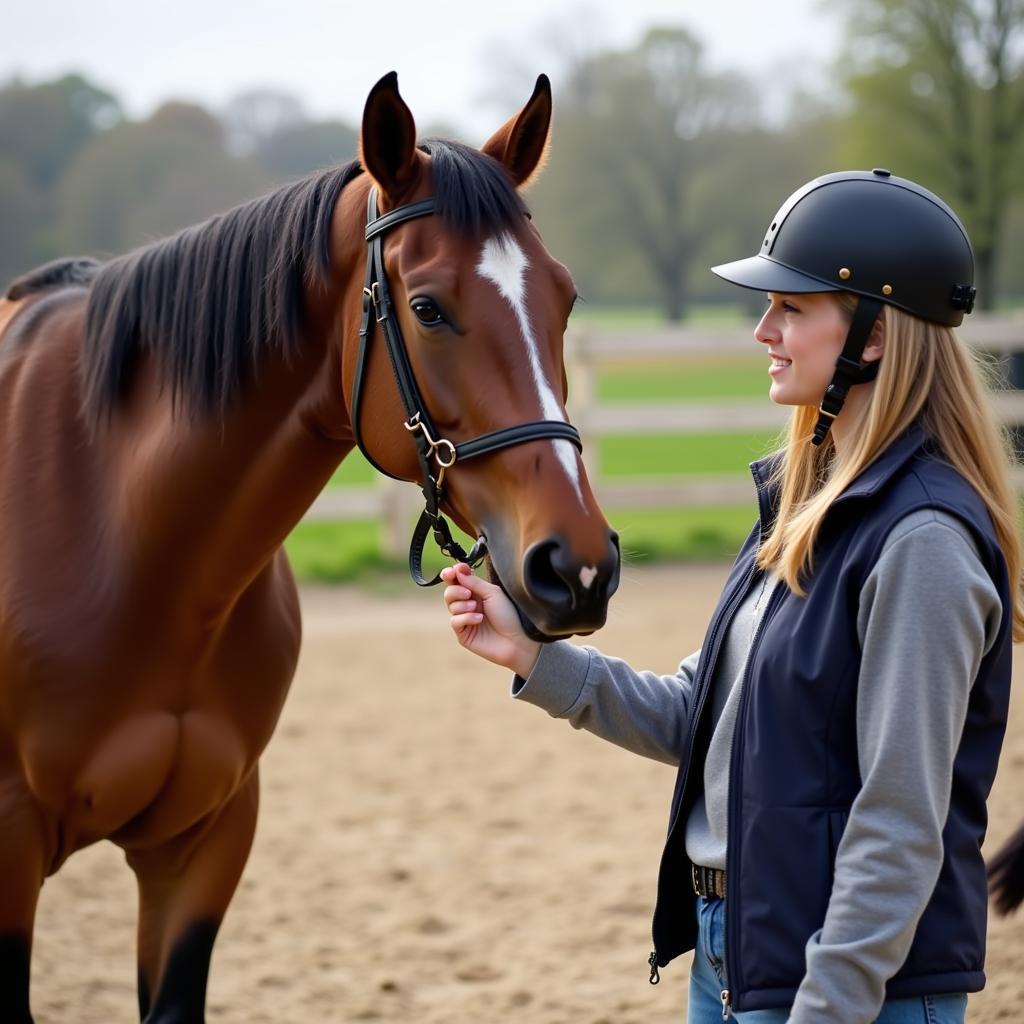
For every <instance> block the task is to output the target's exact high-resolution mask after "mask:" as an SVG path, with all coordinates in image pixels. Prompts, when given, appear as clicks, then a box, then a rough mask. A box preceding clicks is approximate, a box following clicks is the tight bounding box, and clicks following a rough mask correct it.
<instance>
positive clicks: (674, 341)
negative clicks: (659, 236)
mask: <svg viewBox="0 0 1024 1024" xmlns="http://www.w3.org/2000/svg"><path fill="white" fill-rule="evenodd" d="M961 334H962V336H963V338H964V339H965V340H966V341H967V342H968V343H969V344H971V345H973V346H974V347H976V348H979V349H983V350H985V351H988V352H992V353H996V354H999V355H1009V354H1013V355H1014V357H1015V358H1019V356H1017V354H1018V353H1021V352H1024V316H1013V317H1007V316H998V317H997V316H972V317H970V318H969V320H968V321H966V322H965V325H964V327H963V328H962V330H961ZM753 344H754V343H753V342H752V340H751V336H750V330H749V329H748V328H694V327H678V328H663V329H658V330H653V331H651V330H643V331H637V332H634V333H629V332H627V331H623V330H611V329H597V328H584V329H577V330H574V331H571V332H570V333H569V334H568V335H567V336H566V349H565V350H566V363H567V366H568V372H569V378H570V380H571V382H572V388H571V401H570V415H571V417H572V420H573V422H574V423H575V424H576V426H577V427H578V428H579V431H580V433H581V435H582V436H583V442H584V453H585V461H586V463H587V472H588V474H589V475H590V479H591V483H592V485H593V487H594V490H595V493H596V494H597V497H598V500H599V501H600V502H601V503H602V504H604V505H606V506H608V507H616V506H618V507H632V508H644V507H648V508H650V507H659V506H661V507H665V506H671V505H689V506H708V505H730V504H744V503H748V502H751V501H752V491H751V484H750V478H749V477H748V476H746V475H745V474H744V475H738V474H737V475H733V474H721V475H706V476H690V475H688V476H685V477H680V476H676V477H668V476H666V477H660V476H659V477H630V478H628V479H621V478H619V479H614V480H609V479H605V478H603V477H602V474H601V470H600V465H599V460H598V454H597V453H598V452H599V450H600V446H599V444H598V443H597V442H598V441H599V439H600V438H601V437H604V436H607V435H609V434H619V435H623V434H624V435H630V434H634V435H636V434H646V435H650V434H659V433H662V434H683V435H700V434H709V433H716V434H723V433H730V432H740V431H749V430H766V431H772V430H779V429H781V428H782V427H783V426H784V424H785V422H786V420H787V417H788V410H786V409H785V408H782V407H780V406H776V405H772V403H771V402H769V401H766V400H764V399H759V400H755V401H732V400H729V401H721V402H699V403H698V402H686V403H675V404H670V403H663V402H658V403H654V402H644V403H642V404H637V403H620V402H616V403H607V404H605V403H602V402H600V400H599V398H598V377H599V374H600V373H601V371H602V369H604V368H606V367H609V366H619V367H621V366H623V365H629V366H630V367H633V366H636V367H640V368H643V367H644V365H645V364H646V365H647V366H650V365H652V364H657V365H659V366H661V365H668V364H672V363H676V364H678V365H680V366H685V365H686V363H687V362H688V361H692V360H693V359H694V358H701V357H705V358H706V357H708V356H712V355H713V356H723V355H724V356H730V357H733V356H742V355H749V354H750V353H751V346H752V345H753ZM992 397H993V402H994V404H995V408H996V411H997V414H998V415H999V417H1000V418H1001V419H1002V421H1003V422H1004V423H1006V424H1014V425H1016V424H1024V391H1002V392H997V393H996V394H994V395H993V396H992ZM1018 487H1020V489H1021V490H1024V472H1022V471H1018ZM418 505H419V491H418V489H417V488H415V487H412V486H409V485H408V484H403V483H398V482H396V481H394V480H390V479H387V478H384V477H380V478H378V480H377V481H376V482H375V483H373V484H372V485H370V486H366V487H344V488H335V489H332V490H328V491H325V492H324V493H322V494H321V495H320V496H319V497H318V498H317V499H316V501H315V502H314V503H313V505H312V507H311V508H310V510H309V512H307V514H306V519H307V521H322V520H350V519H378V520H379V521H380V522H381V525H382V529H383V534H382V546H383V547H384V548H385V549H386V550H387V551H388V553H390V554H399V553H401V552H402V551H403V550H404V548H405V546H406V544H407V543H408V530H409V522H410V520H411V518H412V517H413V515H414V514H415V512H416V509H417V508H418Z"/></svg>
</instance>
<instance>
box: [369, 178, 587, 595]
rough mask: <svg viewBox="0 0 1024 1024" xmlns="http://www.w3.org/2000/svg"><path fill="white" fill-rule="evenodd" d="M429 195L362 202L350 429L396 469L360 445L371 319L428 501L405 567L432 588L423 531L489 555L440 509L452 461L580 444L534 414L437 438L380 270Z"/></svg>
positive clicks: (452, 551) (452, 548)
mask: <svg viewBox="0 0 1024 1024" xmlns="http://www.w3.org/2000/svg"><path fill="white" fill-rule="evenodd" d="M435 212H436V210H435V206H434V200H433V199H423V200H421V201H419V202H416V203H409V204H407V205H406V206H400V207H398V208H397V209H395V210H391V211H390V212H388V213H385V214H383V215H380V214H379V213H378V211H377V190H376V189H371V190H370V196H369V199H368V200H367V209H366V241H367V243H368V245H369V249H368V252H367V255H366V280H365V284H364V287H363V318H362V322H361V324H360V327H359V355H358V358H357V361H356V378H355V383H354V385H353V388H352V411H351V418H352V432H353V434H354V435H355V440H356V444H358V445H359V450H360V451H361V452H362V453H363V455H364V456H365V458H366V460H367V462H369V463H370V464H371V465H372V466H374V467H375V468H376V469H378V470H379V471H380V472H381V473H384V474H385V475H386V476H392V477H393V476H394V474H393V473H389V472H388V471H387V470H386V469H384V467H383V466H381V465H380V464H379V463H378V462H377V461H376V460H375V459H374V458H373V456H372V455H370V453H369V452H368V451H367V450H366V446H365V445H364V444H363V441H362V437H361V434H360V431H359V412H360V399H361V397H362V388H363V376H364V374H365V371H366V356H367V352H368V351H369V347H370V340H371V339H372V338H373V333H374V331H373V325H374V321H376V323H378V324H380V326H381V332H382V334H383V335H384V342H385V345H386V346H387V352H388V357H389V358H390V360H391V369H392V370H393V371H394V375H395V382H396V383H397V385H398V393H399V394H400V395H401V398H402V404H403V405H404V406H405V412H406V416H407V419H406V421H405V429H406V430H408V431H409V432H410V433H411V434H412V436H413V439H414V440H415V442H416V450H417V453H418V454H419V460H420V469H421V471H422V475H423V498H424V501H425V503H426V505H425V507H424V509H423V512H422V513H421V514H420V518H419V521H418V522H417V523H416V528H415V530H414V531H413V535H412V543H411V545H410V547H409V572H410V574H411V575H412V578H413V579H414V580H415V581H416V583H417V584H418V585H419V586H421V587H430V586H433V585H434V584H435V583H437V582H439V580H440V578H441V577H440V575H437V576H435V577H434V578H433V579H429V580H428V579H427V578H426V577H425V576H424V575H423V546H424V544H425V543H426V538H427V534H428V533H429V532H431V531H433V534H434V539H435V540H436V541H437V545H438V547H439V548H440V549H441V551H442V552H444V554H446V555H448V556H449V557H450V558H454V559H455V560H456V561H460V562H468V563H469V564H471V565H474V566H475V565H479V564H480V562H481V561H483V558H484V556H485V555H486V554H487V544H486V541H485V539H484V538H483V537H482V536H481V537H478V538H477V540H476V543H475V544H474V545H473V547H472V548H471V549H470V550H469V551H468V552H467V551H465V550H464V549H463V547H462V546H461V545H460V544H459V543H458V541H456V540H455V538H454V537H453V536H452V534H451V529H450V527H449V526H448V523H447V521H446V520H445V518H444V517H443V516H442V515H441V502H442V500H443V490H442V487H441V485H442V484H443V483H444V477H445V473H446V472H447V471H448V470H450V469H451V468H452V467H453V466H454V465H455V464H456V463H457V462H462V461H465V460H466V459H471V458H475V457H476V456H478V455H488V454H490V453H491V452H496V451H500V450H501V449H502V448H508V447H510V446H512V445H516V444H525V443H526V442H528V441H538V440H543V439H561V440H565V441H571V442H572V443H573V444H574V445H575V446H576V447H577V448H578V449H579V450H580V451H582V450H583V442H582V441H581V440H580V435H579V431H578V430H577V429H576V428H575V427H574V426H572V424H570V423H564V422H562V421H560V420H533V421H532V422H530V423H520V424H518V425H517V426H514V427H504V428H502V429H501V430H495V431H492V432H491V433H489V434H482V435H481V436H480V437H475V438H473V439H472V440H470V441H462V442H460V443H458V444H456V443H454V442H453V441H449V440H448V438H445V437H439V436H438V432H437V430H436V429H435V427H434V424H433V421H432V420H431V419H430V414H429V413H428V412H427V408H426V406H425V405H424V403H423V398H422V396H421V395H420V391H419V388H418V387H417V386H416V377H415V376H414V374H413V372H412V366H411V364H410V362H409V354H408V352H407V351H406V348H405V342H404V341H403V340H402V330H401V327H400V325H399V323H398V317H397V316H396V315H395V310H394V306H393V305H392V302H391V290H390V289H389V288H388V279H387V275H386V274H385V272H384V247H383V236H384V234H385V233H386V232H388V231H390V230H391V229H392V228H394V227H397V226H398V225H399V224H404V223H405V222H406V221H408V220H413V219H414V218H416V217H429V216H430V215H432V214H433V213H435Z"/></svg>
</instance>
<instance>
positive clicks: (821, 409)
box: [818, 405, 839, 420]
mask: <svg viewBox="0 0 1024 1024" xmlns="http://www.w3.org/2000/svg"><path fill="white" fill-rule="evenodd" d="M818 415H819V416H827V417H828V418H829V419H830V420H834V419H835V418H836V417H837V416H838V415H839V413H837V412H829V411H828V409H826V408H825V406H824V405H819V406H818Z"/></svg>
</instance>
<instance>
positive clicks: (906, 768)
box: [790, 509, 1002, 1024]
mask: <svg viewBox="0 0 1024 1024" xmlns="http://www.w3.org/2000/svg"><path fill="white" fill-rule="evenodd" d="M1001 617H1002V607H1001V603H1000V600H999V595H998V592H997V591H996V588H995V586H994V585H993V583H992V581H991V579H990V578H989V576H988V573H987V572H986V571H985V569H984V567H983V566H982V564H981V561H980V559H979V557H978V553H977V548H976V547H975V545H974V541H973V539H972V538H971V536H970V534H969V533H968V531H967V529H966V527H965V526H963V524H961V523H960V522H959V521H958V520H957V519H955V518H954V517H952V516H948V515H946V514H944V513H940V512H936V511H934V510H931V509H924V510H922V511H919V512H915V513H913V514H911V515H910V516H907V517H906V518H905V519H903V520H902V521H901V522H900V523H898V524H897V525H896V527H895V528H894V529H893V531H892V533H891V534H890V536H889V538H888V539H887V541H886V544H885V547H884V548H883V550H882V554H881V556H880V558H879V560H878V563H877V564H876V566H875V568H874V570H873V571H872V573H871V575H870V576H869V577H868V580H867V582H866V583H865V585H864V587H863V589H862V591H861V600H860V610H859V614H858V620H857V631H858V635H859V639H860V643H861V650H862V660H861V670H860V677H859V682H858V694H857V723H856V724H857V746H858V759H859V764H860V774H861V779H862V780H863V782H862V786H861V789H860V792H859V793H858V795H857V798H856V800H855V801H854V803H853V805H852V807H851V809H850V816H849V820H848V822H847V825H846V829H845V831H844V833H843V838H842V841H841V842H840V844H839V849H838V852H837V855H836V864H835V874H834V878H833V885H832V895H831V898H830V900H829V905H828V911H827V913H826V915H825V921H824V925H823V927H822V928H821V930H820V931H818V932H816V933H815V934H814V935H813V936H812V937H811V939H810V941H809V942H808V945H807V973H806V975H805V976H804V979H803V982H802V984H801V986H800V989H799V991H798V992H797V996H796V1000H795V1002H794V1005H793V1010H792V1013H791V1016H790V1024H826V1022H827V1024H867V1022H869V1021H873V1020H875V1018H876V1017H877V1016H878V1013H879V1010H880V1008H881V1006H882V1003H883V1001H884V999H885V983H886V981H887V980H888V979H889V978H890V977H892V975H893V974H895V973H896V971H898V970H899V968H900V967H901V966H902V964H903V962H904V960H906V957H907V954H908V952H909V951H910V946H911V943H912V941H913V938H914V933H915V930H916V928H917V923H918V920H919V919H920V917H921V914H922V913H923V912H924V909H925V907H926V905H927V903H928V900H929V899H930V897H931V894H932V891H933V890H934V888H935V883H936V881H937V880H938V875H939V870H940V868H941V866H942V860H943V848H942V831H943V828H944V826H945V822H946V816H947V814H948V812H949V801H950V793H951V789H952V777H953V761H954V759H955V757H956V752H957V748H958V746H959V743H960V737H961V734H962V732H963V727H964V721H965V719H966V715H967V703H968V699H969V696H970V689H971V686H972V684H973V682H974V680H975V678H976V676H977V673H978V668H979V665H980V663H981V660H982V658H983V657H984V655H985V654H986V652H987V651H988V650H989V649H990V647H991V645H992V643H993V642H994V641H995V637H996V634H997V632H998V629H999V624H1000V620H1001Z"/></svg>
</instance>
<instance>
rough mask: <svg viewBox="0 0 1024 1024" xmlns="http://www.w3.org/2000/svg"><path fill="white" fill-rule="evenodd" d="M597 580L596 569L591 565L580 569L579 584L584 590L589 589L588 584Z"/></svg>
mask: <svg viewBox="0 0 1024 1024" xmlns="http://www.w3.org/2000/svg"><path fill="white" fill-rule="evenodd" d="M596 578H597V569H595V568H594V566H592V565H585V566H584V567H583V568H582V569H580V583H582V584H583V589H584V590H589V589H590V584H591V583H593V582H594V580H595V579H596Z"/></svg>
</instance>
